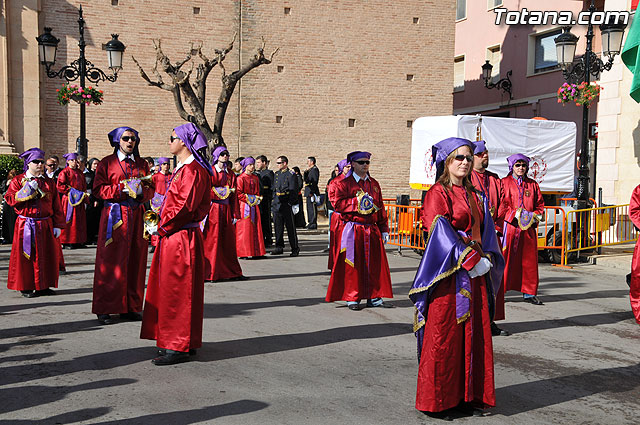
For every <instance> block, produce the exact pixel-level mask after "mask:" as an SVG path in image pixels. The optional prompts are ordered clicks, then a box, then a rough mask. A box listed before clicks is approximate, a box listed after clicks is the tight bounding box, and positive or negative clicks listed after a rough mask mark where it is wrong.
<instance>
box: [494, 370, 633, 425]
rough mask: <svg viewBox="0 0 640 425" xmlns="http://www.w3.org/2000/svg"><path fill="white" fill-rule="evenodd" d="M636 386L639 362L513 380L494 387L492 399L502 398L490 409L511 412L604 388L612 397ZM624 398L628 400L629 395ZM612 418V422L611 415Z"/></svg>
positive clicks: (518, 412) (495, 412)
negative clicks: (546, 377) (518, 381)
mask: <svg viewBox="0 0 640 425" xmlns="http://www.w3.org/2000/svg"><path fill="white" fill-rule="evenodd" d="M638 386H640V365H637V364H635V365H631V366H622V367H614V368H609V369H599V370H594V371H592V372H585V373H578V374H574V375H566V376H561V377H558V378H549V379H542V380H539V381H533V382H525V383H522V384H514V385H509V386H506V387H502V388H496V399H498V400H502V402H501V403H499V404H498V406H497V407H495V408H494V409H491V413H492V414H494V415H495V414H499V415H505V416H512V415H517V414H520V413H523V412H527V411H530V410H535V409H540V408H544V407H548V406H553V405H556V404H561V403H565V402H567V401H572V400H576V399H579V398H583V397H588V396H591V395H593V394H598V393H605V392H606V393H608V394H610V395H611V396H613V397H615V394H616V393H624V392H627V391H631V390H634V389H636V388H638ZM624 399H625V400H624V401H628V400H629V395H628V394H627V395H625V396H624ZM523 406H524V407H523ZM612 420H613V421H614V422H615V420H614V418H612Z"/></svg>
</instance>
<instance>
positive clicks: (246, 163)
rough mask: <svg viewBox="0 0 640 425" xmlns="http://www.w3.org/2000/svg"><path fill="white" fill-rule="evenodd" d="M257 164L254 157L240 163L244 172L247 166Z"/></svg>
mask: <svg viewBox="0 0 640 425" xmlns="http://www.w3.org/2000/svg"><path fill="white" fill-rule="evenodd" d="M255 163H256V160H255V159H253V157H252V156H248V157H246V158H245V159H243V160H242V161H240V165H242V171H244V170H245V169H246V168H247V165H250V164H255Z"/></svg>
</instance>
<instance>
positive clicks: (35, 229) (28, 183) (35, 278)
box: [4, 148, 65, 298]
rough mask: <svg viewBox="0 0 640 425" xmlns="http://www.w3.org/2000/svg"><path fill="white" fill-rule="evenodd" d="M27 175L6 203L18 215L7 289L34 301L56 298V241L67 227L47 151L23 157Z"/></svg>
mask: <svg viewBox="0 0 640 425" xmlns="http://www.w3.org/2000/svg"><path fill="white" fill-rule="evenodd" d="M20 158H22V159H23V160H24V172H23V173H22V174H19V175H18V176H16V177H14V178H13V179H12V180H11V183H10V184H9V187H8V189H7V192H6V194H5V196H4V199H5V200H6V201H7V204H9V205H10V206H12V207H13V208H14V209H15V212H16V214H17V216H18V217H17V219H16V224H15V227H14V236H13V244H12V245H11V256H10V258H9V277H8V281H7V287H8V288H9V289H13V290H16V291H20V292H22V296H24V297H26V298H33V297H37V296H40V295H55V292H54V291H53V290H52V289H51V288H57V287H58V266H59V264H60V259H59V255H60V253H61V252H62V251H60V249H59V246H60V245H59V244H58V242H57V240H56V238H57V237H59V236H60V229H61V228H63V227H64V226H65V220H64V214H63V212H62V206H61V205H60V197H59V196H58V191H57V189H56V182H55V179H52V178H49V177H46V176H45V175H44V151H42V150H41V149H38V148H32V149H29V150H28V151H26V152H24V153H22V154H21V155H20Z"/></svg>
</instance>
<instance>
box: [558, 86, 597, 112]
mask: <svg viewBox="0 0 640 425" xmlns="http://www.w3.org/2000/svg"><path fill="white" fill-rule="evenodd" d="M601 90H602V87H600V85H599V84H598V83H592V84H587V83H586V82H584V81H583V82H582V83H580V84H568V83H564V84H562V86H560V88H559V89H558V103H562V105H563V106H564V104H565V103H569V102H574V103H575V104H576V106H582V105H584V106H586V107H587V108H588V107H589V106H591V103H592V102H593V101H595V100H597V99H598V96H600V91H601Z"/></svg>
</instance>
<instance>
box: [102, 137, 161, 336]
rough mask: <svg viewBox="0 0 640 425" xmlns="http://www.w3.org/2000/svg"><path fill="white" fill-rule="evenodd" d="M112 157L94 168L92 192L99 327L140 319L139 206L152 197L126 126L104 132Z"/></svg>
mask: <svg viewBox="0 0 640 425" xmlns="http://www.w3.org/2000/svg"><path fill="white" fill-rule="evenodd" d="M109 142H110V143H111V146H113V147H114V153H113V154H111V155H108V156H106V157H104V158H103V159H102V160H101V161H100V163H99V164H98V168H97V169H96V176H95V179H94V180H93V194H94V196H95V197H96V198H98V199H102V200H104V208H103V209H102V216H101V218H100V232H99V234H98V247H97V250H96V269H95V273H94V276H93V309H92V310H93V313H94V314H96V315H98V321H99V322H100V323H101V324H103V325H108V324H111V323H113V320H112V318H111V317H110V314H114V313H120V317H121V318H124V319H127V320H142V315H141V314H140V312H141V311H142V302H143V299H144V298H143V297H144V281H145V277H146V271H147V250H148V247H149V244H148V242H147V240H146V239H145V238H144V236H143V215H144V205H143V204H144V203H145V202H146V201H148V200H150V199H151V198H152V197H153V194H154V190H153V186H152V185H151V183H150V182H148V180H145V181H142V180H140V178H142V177H145V176H148V175H149V164H148V163H147V161H145V160H144V159H142V158H141V157H140V155H139V154H138V145H139V144H140V138H139V136H138V132H137V131H135V130H134V129H132V128H130V127H118V128H116V129H115V130H113V131H111V132H110V133H109Z"/></svg>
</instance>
